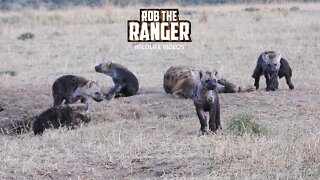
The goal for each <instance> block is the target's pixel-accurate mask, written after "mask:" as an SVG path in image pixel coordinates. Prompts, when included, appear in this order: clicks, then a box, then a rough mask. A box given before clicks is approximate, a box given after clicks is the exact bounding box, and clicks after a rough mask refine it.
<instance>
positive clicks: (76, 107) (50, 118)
mask: <svg viewBox="0 0 320 180" xmlns="http://www.w3.org/2000/svg"><path fill="white" fill-rule="evenodd" d="M90 121H91V119H90V116H89V111H88V106H87V105H85V104H69V105H68V104H67V105H59V106H54V107H52V108H49V109H48V110H46V111H44V112H43V113H41V114H40V115H39V116H38V117H37V118H36V120H35V121H34V123H33V126H32V129H33V132H34V134H35V135H37V134H42V133H43V131H44V130H45V129H49V128H55V129H58V128H59V127H63V126H67V128H68V129H75V128H77V127H78V126H80V124H81V122H84V123H88V122H90Z"/></svg>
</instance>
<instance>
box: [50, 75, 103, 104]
mask: <svg viewBox="0 0 320 180" xmlns="http://www.w3.org/2000/svg"><path fill="white" fill-rule="evenodd" d="M52 95H53V101H54V102H53V105H54V106H58V105H61V104H63V102H64V104H73V103H76V102H77V101H78V100H81V103H84V104H87V105H88V99H93V100H95V101H97V102H100V101H102V100H103V98H102V96H103V95H102V93H101V88H100V86H99V85H98V84H97V83H96V82H94V81H89V80H87V79H85V78H83V77H79V76H74V75H65V76H61V77H59V78H58V79H57V80H56V81H55V82H54V83H53V86H52Z"/></svg>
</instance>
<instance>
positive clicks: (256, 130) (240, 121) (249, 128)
mask: <svg viewBox="0 0 320 180" xmlns="http://www.w3.org/2000/svg"><path fill="white" fill-rule="evenodd" d="M227 129H228V130H229V131H231V132H232V133H234V134H236V135H240V136H242V135H243V134H257V135H261V134H265V133H266V128H265V127H263V126H262V125H260V124H258V123H256V122H255V121H254V117H253V116H252V115H250V114H247V113H240V114H237V115H235V116H233V117H232V118H231V119H230V121H229V122H228V123H227Z"/></svg>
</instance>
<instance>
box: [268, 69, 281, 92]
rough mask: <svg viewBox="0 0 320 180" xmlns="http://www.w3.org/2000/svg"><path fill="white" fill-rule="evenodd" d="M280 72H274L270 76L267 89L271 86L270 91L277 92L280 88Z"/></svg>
mask: <svg viewBox="0 0 320 180" xmlns="http://www.w3.org/2000/svg"><path fill="white" fill-rule="evenodd" d="M278 84H279V83H278V71H276V72H272V73H271V75H270V79H269V83H268V85H267V87H268V86H269V90H271V91H275V90H276V89H277V87H278Z"/></svg>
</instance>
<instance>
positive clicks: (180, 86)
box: [163, 66, 254, 99]
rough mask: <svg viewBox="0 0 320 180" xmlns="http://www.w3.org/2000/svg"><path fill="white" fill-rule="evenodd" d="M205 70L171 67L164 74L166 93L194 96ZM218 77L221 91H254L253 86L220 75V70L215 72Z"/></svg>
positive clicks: (185, 96) (177, 95)
mask: <svg viewBox="0 0 320 180" xmlns="http://www.w3.org/2000/svg"><path fill="white" fill-rule="evenodd" d="M202 71H205V70H203V69H200V68H195V67H190V66H173V67H170V68H169V69H168V70H167V72H166V73H165V75H164V79H163V88H164V90H165V92H166V93H170V94H173V95H174V96H176V97H183V98H190V99H191V98H192V97H193V92H194V89H195V87H196V86H197V84H198V81H199V80H200V72H202ZM213 74H214V76H215V77H217V79H218V85H217V88H218V92H219V93H236V92H251V91H254V87H253V86H250V85H248V86H238V85H235V84H233V83H231V82H229V81H227V80H226V79H224V78H221V77H219V76H218V72H217V71H215V72H213Z"/></svg>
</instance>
